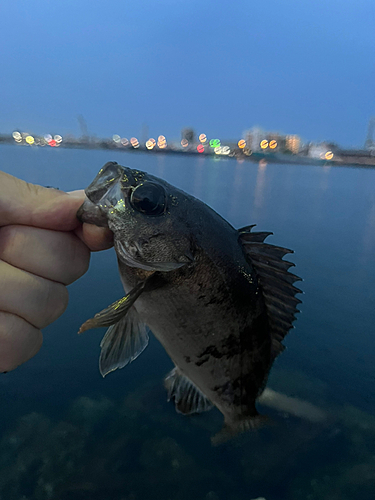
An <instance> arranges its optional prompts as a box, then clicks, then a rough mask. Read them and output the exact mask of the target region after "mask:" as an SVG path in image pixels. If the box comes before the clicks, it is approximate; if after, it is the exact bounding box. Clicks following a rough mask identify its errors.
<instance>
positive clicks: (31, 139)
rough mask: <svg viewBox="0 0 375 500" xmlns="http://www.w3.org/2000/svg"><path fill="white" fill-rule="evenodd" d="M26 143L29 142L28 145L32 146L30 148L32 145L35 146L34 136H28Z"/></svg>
mask: <svg viewBox="0 0 375 500" xmlns="http://www.w3.org/2000/svg"><path fill="white" fill-rule="evenodd" d="M25 141H26V142H27V144H30V146H31V144H34V142H35V139H34V137H33V136H32V135H28V136H26V138H25Z"/></svg>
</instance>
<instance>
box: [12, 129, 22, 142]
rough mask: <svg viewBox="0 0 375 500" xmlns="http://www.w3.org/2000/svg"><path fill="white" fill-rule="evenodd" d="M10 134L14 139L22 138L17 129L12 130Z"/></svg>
mask: <svg viewBox="0 0 375 500" xmlns="http://www.w3.org/2000/svg"><path fill="white" fill-rule="evenodd" d="M12 136H13V139H14V140H15V141H18V140H20V139H21V140H22V135H21V134H20V133H19V132H17V131H15V132H13V134H12Z"/></svg>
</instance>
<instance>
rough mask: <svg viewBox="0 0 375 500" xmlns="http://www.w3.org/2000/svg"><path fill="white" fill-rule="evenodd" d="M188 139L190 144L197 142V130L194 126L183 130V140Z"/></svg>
mask: <svg viewBox="0 0 375 500" xmlns="http://www.w3.org/2000/svg"><path fill="white" fill-rule="evenodd" d="M183 139H185V140H187V141H188V143H189V144H191V143H195V142H196V137H195V131H194V129H192V128H184V129H183V130H182V131H181V140H183Z"/></svg>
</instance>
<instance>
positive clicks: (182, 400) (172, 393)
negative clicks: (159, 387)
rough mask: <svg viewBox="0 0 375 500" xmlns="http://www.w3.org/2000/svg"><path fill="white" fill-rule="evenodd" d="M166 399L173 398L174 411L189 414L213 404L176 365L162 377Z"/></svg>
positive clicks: (201, 410)
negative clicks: (166, 392)
mask: <svg viewBox="0 0 375 500" xmlns="http://www.w3.org/2000/svg"><path fill="white" fill-rule="evenodd" d="M164 385H165V387H166V389H167V391H168V401H170V400H171V399H172V398H173V399H174V402H175V406H176V411H178V412H179V413H183V414H184V415H189V414H190V413H201V412H203V411H207V410H210V409H211V408H212V407H213V404H212V403H211V401H210V400H209V399H207V397H206V396H205V395H204V394H203V392H201V390H200V389H198V387H197V386H196V385H194V384H193V382H192V381H191V380H190V379H189V378H188V377H187V376H186V375H184V374H183V373H182V372H181V371H180V369H179V368H178V367H177V366H176V367H175V368H173V370H172V371H171V372H170V373H168V375H167V376H166V377H165V379H164Z"/></svg>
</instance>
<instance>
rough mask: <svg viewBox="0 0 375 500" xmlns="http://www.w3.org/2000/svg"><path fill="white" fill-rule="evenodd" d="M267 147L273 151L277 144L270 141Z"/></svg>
mask: <svg viewBox="0 0 375 500" xmlns="http://www.w3.org/2000/svg"><path fill="white" fill-rule="evenodd" d="M268 145H269V147H270V148H271V149H275V148H276V147H277V142H276V141H274V140H272V141H270V142H269V144H268Z"/></svg>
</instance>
